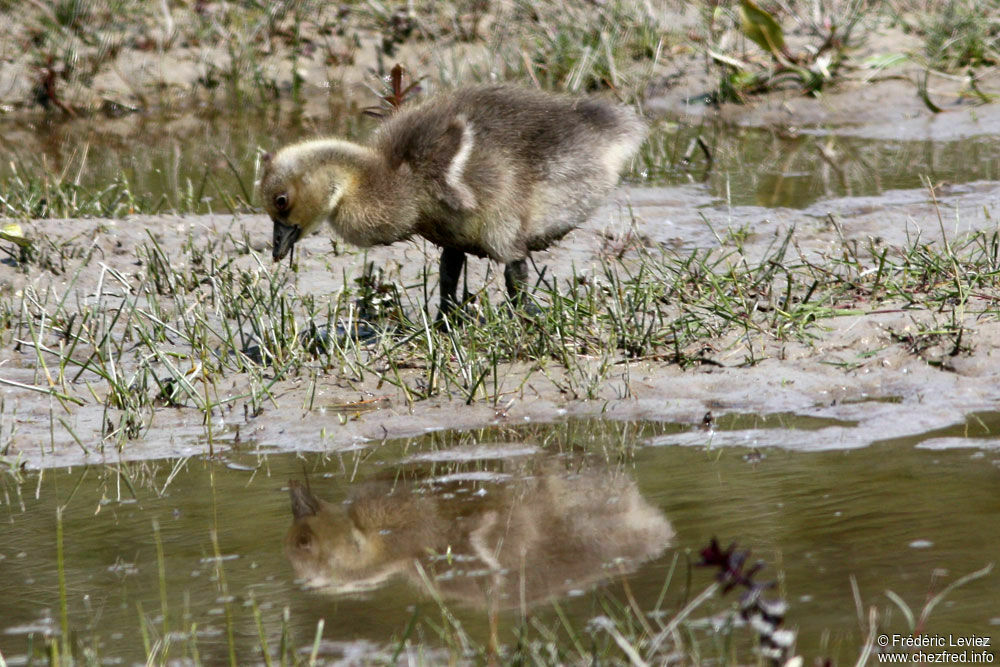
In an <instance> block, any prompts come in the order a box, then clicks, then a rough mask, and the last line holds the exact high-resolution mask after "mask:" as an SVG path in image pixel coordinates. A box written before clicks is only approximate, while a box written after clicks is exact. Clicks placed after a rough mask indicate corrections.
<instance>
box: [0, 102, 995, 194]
mask: <svg viewBox="0 0 1000 667" xmlns="http://www.w3.org/2000/svg"><path fill="white" fill-rule="evenodd" d="M374 127H375V121H374V120H373V119H371V118H368V117H365V116H363V115H362V114H361V111H360V109H358V108H347V107H342V108H335V109H331V111H330V115H329V116H328V117H324V118H319V119H317V118H303V117H301V116H299V115H296V114H294V113H289V112H288V111H287V110H286V111H277V110H276V111H274V112H271V113H268V114H256V113H249V112H248V113H242V114H232V113H224V114H222V113H219V114H203V115H191V114H185V115H180V116H173V117H171V116H143V115H135V116H126V117H125V118H120V119H115V120H97V121H95V120H90V119H88V120H85V121H74V122H63V123H49V122H46V121H44V120H38V119H34V120H32V121H30V122H25V121H16V120H12V119H0V132H2V134H3V135H4V142H3V145H4V149H5V150H6V151H7V153H8V160H4V161H3V162H2V163H0V183H3V182H5V181H7V179H8V178H10V176H11V174H12V173H13V171H12V170H15V169H16V170H17V171H18V173H20V174H21V175H31V176H34V177H36V178H41V177H42V175H43V174H45V173H49V174H60V175H61V180H62V181H68V182H72V181H77V180H78V181H79V182H80V183H81V184H82V185H83V186H84V187H85V188H86V189H87V191H88V192H90V191H99V190H102V189H104V188H106V187H108V185H109V184H111V183H113V182H114V181H116V180H117V179H119V178H121V177H124V178H125V179H127V181H128V185H129V190H130V191H131V192H132V193H133V195H134V197H135V198H136V199H137V200H138V201H140V202H145V203H144V204H143V205H144V207H146V208H152V209H155V210H154V211H150V212H160V211H162V212H169V211H171V210H175V209H176V210H181V211H182V212H207V211H209V210H214V211H217V212H226V211H228V210H229V208H230V206H231V205H232V204H233V203H234V202H238V201H239V200H241V199H243V200H245V199H246V195H247V194H249V193H250V190H251V188H252V183H253V173H254V172H253V170H254V161H255V159H256V156H257V154H258V151H259V150H261V149H263V150H271V149H274V148H275V147H277V146H280V145H282V144H284V143H287V142H290V141H294V140H297V139H301V138H305V137H313V136H320V135H328V134H341V135H346V136H349V137H354V138H359V139H360V138H363V137H365V136H367V134H368V133H369V132H371V130H372V129H373V128H374ZM695 136H701V137H702V139H703V140H704V141H705V144H706V145H707V146H708V147H709V150H710V152H711V154H712V158H713V164H712V166H711V168H710V169H706V162H705V157H704V155H703V153H702V152H701V151H700V150H695V151H693V152H692V153H691V156H690V157H691V160H690V164H689V165H687V166H686V165H685V164H684V163H683V158H684V157H685V154H686V153H688V148H689V146H690V145H691V140H692V139H693V138H694V137H695ZM640 156H641V157H640V159H639V160H638V161H637V162H636V165H635V167H634V169H633V172H632V174H631V175H630V177H629V180H631V181H632V182H635V183H640V184H647V185H682V184H688V183H696V184H703V187H705V188H707V190H708V192H709V194H710V195H711V197H712V198H713V199H715V200H716V201H718V202H720V203H729V204H731V205H757V206H767V207H775V206H783V207H793V208H801V207H806V206H809V205H810V204H812V203H813V202H815V201H817V200H818V199H821V198H824V197H840V196H856V197H860V196H869V195H878V194H881V193H883V192H885V191H887V190H893V189H909V188H920V187H923V183H924V182H923V180H922V179H925V178H926V179H930V181H931V182H932V183H934V184H939V183H941V182H949V183H965V182H971V181H977V180H996V179H998V178H1000V173H998V172H1000V166H998V165H1000V160H998V158H1000V139H998V138H997V137H991V136H986V137H973V138H968V139H962V140H958V141H947V142H934V141H925V140H918V139H907V140H901V141H879V140H871V139H859V138H854V137H844V136H838V135H836V134H826V135H822V136H817V135H813V134H805V133H803V134H798V135H794V136H789V135H784V134H781V133H778V132H775V131H772V130H762V129H753V128H738V127H732V126H727V125H723V124H712V123H708V124H705V125H702V126H686V125H678V124H675V123H671V122H662V121H659V122H654V125H653V129H652V132H651V135H650V139H649V141H648V142H647V144H646V145H645V146H644V147H643V148H642V150H641V151H640ZM50 180H52V177H51V176H50Z"/></svg>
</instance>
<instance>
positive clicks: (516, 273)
mask: <svg viewBox="0 0 1000 667" xmlns="http://www.w3.org/2000/svg"><path fill="white" fill-rule="evenodd" d="M645 133H646V128H645V125H644V123H643V122H642V121H641V120H640V119H639V118H638V117H637V116H636V115H635V114H634V113H633V112H632V111H631V110H629V109H627V108H625V107H623V106H620V105H617V104H613V103H610V102H607V101H603V100H599V99H594V98H578V97H569V96H563V95H555V94H551V93H545V92H541V91H537V90H530V89H525V88H518V87H514V86H509V85H492V86H477V87H472V88H465V89H462V90H457V91H454V92H451V93H447V94H442V95H439V96H437V97H434V98H432V99H430V100H428V101H426V102H424V103H421V104H419V105H416V106H413V107H411V108H404V109H402V110H400V111H398V112H397V113H395V114H394V115H393V116H391V117H390V118H388V119H387V120H386V121H385V122H384V123H383V125H382V126H381V127H380V128H379V130H378V131H377V132H376V133H375V134H374V136H373V137H372V138H371V139H370V140H369V142H368V143H367V144H366V145H361V144H356V143H353V142H350V141H345V140H343V139H335V138H328V139H315V140H310V141H304V142H302V143H297V144H292V145H289V146H285V147H283V148H281V149H280V150H279V151H277V153H275V154H274V155H269V154H268V155H264V156H263V159H262V165H261V172H260V180H259V181H258V183H257V187H258V197H259V201H261V202H262V204H263V206H264V207H265V209H266V210H267V213H268V215H270V217H271V220H272V221H273V223H274V237H273V243H274V245H273V250H272V255H273V258H274V261H276V262H277V261H280V260H281V259H283V258H284V257H285V256H286V255H287V254H288V253H289V251H291V250H292V249H293V247H294V245H295V243H296V241H298V240H299V239H300V238H302V237H303V236H306V235H308V234H311V233H312V232H314V231H316V230H317V228H318V227H319V226H320V225H321V223H322V222H323V221H324V220H326V221H328V222H329V223H330V225H331V226H332V227H333V229H334V231H335V232H337V234H339V235H340V236H341V237H343V238H344V239H345V240H346V241H348V242H350V243H353V244H355V245H358V246H362V247H367V246H373V245H388V244H390V243H394V242H396V241H401V240H404V239H408V238H410V237H412V236H414V235H419V236H422V237H424V238H425V239H427V240H428V241H430V242H432V243H434V244H436V245H438V246H440V247H441V248H442V253H441V263H440V296H441V307H440V314H439V317H441V316H443V315H446V314H448V313H450V312H452V311H453V310H454V309H455V307H456V306H457V305H458V302H457V299H456V290H457V288H458V280H459V275H460V274H461V272H462V269H463V267H464V266H465V255H466V253H469V254H472V255H476V256H478V257H488V258H490V259H492V260H494V261H497V262H501V263H503V264H504V279H505V283H506V288H507V293H508V295H509V298H510V299H511V301H512V302H514V303H518V302H520V300H521V296H522V294H523V289H524V285H525V283H526V281H527V277H528V269H527V259H528V256H529V254H530V253H531V252H532V251H536V250H543V249H545V248H547V247H548V246H549V245H550V244H552V243H553V242H555V241H557V240H558V239H560V238H562V237H563V236H565V235H566V234H567V233H568V232H569V231H571V230H572V229H574V228H576V227H578V226H579V225H580V224H582V223H583V222H584V221H585V220H586V219H587V218H588V217H589V216H590V214H591V213H592V212H593V211H594V209H595V208H597V206H598V205H599V204H600V203H601V201H602V200H603V199H604V197H605V196H606V195H607V194H608V193H609V192H611V190H612V189H613V188H614V187H615V185H616V183H617V182H618V177H619V174H620V173H621V171H622V169H623V168H624V167H625V165H626V164H627V162H628V161H629V160H630V159H631V157H632V156H633V155H634V154H635V152H636V151H637V150H638V147H639V145H640V144H641V143H642V141H643V139H644V137H645Z"/></svg>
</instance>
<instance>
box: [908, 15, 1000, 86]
mask: <svg viewBox="0 0 1000 667" xmlns="http://www.w3.org/2000/svg"><path fill="white" fill-rule="evenodd" d="M917 28H918V30H919V31H920V32H921V33H922V34H923V36H924V52H925V55H926V57H927V63H928V65H929V66H930V67H931V68H933V69H937V70H944V71H948V72H951V71H956V70H962V69H965V68H976V67H991V66H995V65H997V64H998V63H1000V3H998V2H997V1H996V0H987V2H985V3H984V2H974V1H973V0H947V1H946V2H941V3H936V5H935V8H934V11H928V12H925V13H921V14H920V15H919V16H918V18H917Z"/></svg>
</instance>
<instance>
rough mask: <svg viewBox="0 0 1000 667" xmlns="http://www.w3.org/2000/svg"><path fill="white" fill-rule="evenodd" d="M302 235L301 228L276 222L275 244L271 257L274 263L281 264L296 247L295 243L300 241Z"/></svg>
mask: <svg viewBox="0 0 1000 667" xmlns="http://www.w3.org/2000/svg"><path fill="white" fill-rule="evenodd" d="M301 234H302V229H301V228H299V227H296V226H295V225H286V224H284V223H281V222H278V221H277V220H274V242H273V245H272V246H271V257H272V258H273V259H274V261H276V262H280V261H281V260H282V259H284V258H285V255H287V254H288V251H289V250H291V249H292V248H293V247H295V242H296V241H298V240H299V236H300V235H301Z"/></svg>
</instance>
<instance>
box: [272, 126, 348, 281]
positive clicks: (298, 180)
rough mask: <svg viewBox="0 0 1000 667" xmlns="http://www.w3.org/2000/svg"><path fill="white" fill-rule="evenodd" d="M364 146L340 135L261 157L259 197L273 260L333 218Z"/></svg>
mask: <svg viewBox="0 0 1000 667" xmlns="http://www.w3.org/2000/svg"><path fill="white" fill-rule="evenodd" d="M363 151H364V149H363V148H362V147H361V146H358V145H356V144H352V143H350V142H346V141H341V140H338V139H320V140H315V141H307V142H303V143H300V144H292V145H291V146H285V147H284V148H282V149H281V150H279V151H278V152H277V153H275V154H274V155H271V154H269V153H267V154H265V155H264V156H263V158H262V160H261V170H260V179H259V180H258V181H257V199H258V201H259V202H260V203H261V204H262V205H263V207H264V209H265V210H266V211H267V214H268V215H269V216H270V217H271V221H272V222H273V223H274V237H273V243H274V245H273V247H272V249H271V256H272V257H273V258H274V261H276V262H277V261H280V260H282V259H284V257H285V255H288V254H289V252H292V251H293V249H294V247H295V243H296V242H297V241H298V240H299V239H300V238H303V237H305V236H308V235H309V234H311V233H313V232H314V231H316V230H317V229H318V228H319V227H320V225H321V224H322V222H323V221H324V220H330V221H331V222H332V221H333V220H334V217H335V215H336V213H337V207H338V205H339V204H340V202H341V200H342V199H343V197H344V195H345V194H347V193H349V192H350V191H352V190H353V188H354V184H355V182H356V180H357V178H356V177H357V173H358V171H359V169H360V160H361V159H362V157H363V155H362V153H363Z"/></svg>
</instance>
